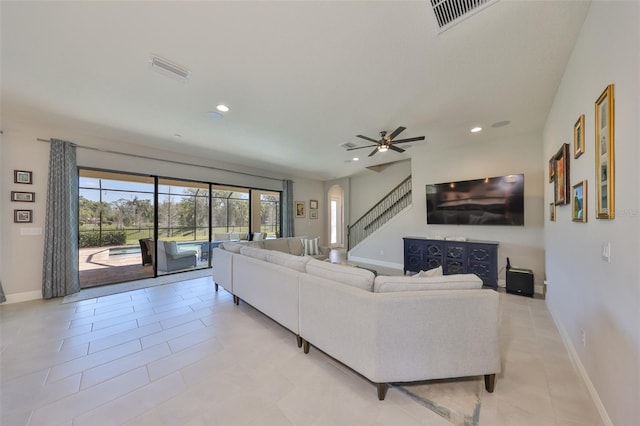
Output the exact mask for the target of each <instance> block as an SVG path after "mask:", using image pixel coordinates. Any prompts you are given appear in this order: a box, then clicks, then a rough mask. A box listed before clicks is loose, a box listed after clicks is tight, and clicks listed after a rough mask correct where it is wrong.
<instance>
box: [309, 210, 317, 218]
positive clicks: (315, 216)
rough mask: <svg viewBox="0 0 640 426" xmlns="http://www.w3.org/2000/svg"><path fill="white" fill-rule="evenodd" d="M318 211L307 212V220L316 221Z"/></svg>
mask: <svg viewBox="0 0 640 426" xmlns="http://www.w3.org/2000/svg"><path fill="white" fill-rule="evenodd" d="M317 218H318V210H309V219H317Z"/></svg>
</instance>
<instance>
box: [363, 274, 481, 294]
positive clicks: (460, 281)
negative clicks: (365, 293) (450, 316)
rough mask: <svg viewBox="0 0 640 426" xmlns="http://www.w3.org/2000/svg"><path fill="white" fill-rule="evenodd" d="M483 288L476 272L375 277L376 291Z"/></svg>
mask: <svg viewBox="0 0 640 426" xmlns="http://www.w3.org/2000/svg"><path fill="white" fill-rule="evenodd" d="M473 288H482V280H481V279H480V278H478V276H477V275H475V274H455V275H443V276H441V277H419V278H414V277H397V276H396V277H386V276H379V277H376V279H375V284H374V285H373V291H374V292H375V293H391V292H397V291H422V290H463V289H473Z"/></svg>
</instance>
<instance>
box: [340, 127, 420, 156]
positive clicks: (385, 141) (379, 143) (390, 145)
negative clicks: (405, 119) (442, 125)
mask: <svg viewBox="0 0 640 426" xmlns="http://www.w3.org/2000/svg"><path fill="white" fill-rule="evenodd" d="M405 129H406V128H405V127H402V126H400V127H398V128H397V129H395V130H394V131H393V132H392V133H391V134H389V135H387V131H386V130H383V131H381V132H380V140H375V139H372V138H370V137H367V136H363V135H356V136H357V137H359V138H360V139H364V140H367V141H369V142H373V143H375V145H367V146H359V147H357V148H349V149H347V151H353V150H355V149H362V148H371V147H375V148H374V149H373V151H371V154H369V157H371V156H373V155H375V154H376V153H377V152H387V151H388V150H393V151H396V152H404V151H405V150H404V149H402V148H398V147H397V146H395V145H396V144H399V143H407V142H415V141H423V140H424V136H417V137H415V138H408V139H399V140H397V141H394V140H393V138H395V137H396V136H398V135H399V134H400V133H402V132H403V131H404V130H405Z"/></svg>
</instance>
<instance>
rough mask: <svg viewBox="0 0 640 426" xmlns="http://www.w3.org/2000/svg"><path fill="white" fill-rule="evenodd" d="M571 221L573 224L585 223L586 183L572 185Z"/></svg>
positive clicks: (584, 181)
mask: <svg viewBox="0 0 640 426" xmlns="http://www.w3.org/2000/svg"><path fill="white" fill-rule="evenodd" d="M571 220H572V221H574V222H586V221H587V181H586V180H583V181H582V182H579V183H577V184H575V185H573V190H572V193H571Z"/></svg>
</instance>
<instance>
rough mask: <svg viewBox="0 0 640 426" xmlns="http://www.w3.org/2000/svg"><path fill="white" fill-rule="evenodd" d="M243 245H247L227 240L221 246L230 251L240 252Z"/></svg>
mask: <svg viewBox="0 0 640 426" xmlns="http://www.w3.org/2000/svg"><path fill="white" fill-rule="evenodd" d="M242 247H246V246H245V244H240V243H234V242H231V241H227V242H226V243H222V244H220V248H222V249H224V250H226V251H230V252H232V253H240V249H241V248H242Z"/></svg>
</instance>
